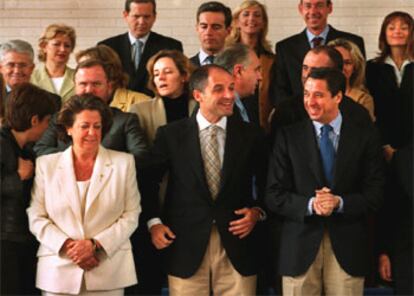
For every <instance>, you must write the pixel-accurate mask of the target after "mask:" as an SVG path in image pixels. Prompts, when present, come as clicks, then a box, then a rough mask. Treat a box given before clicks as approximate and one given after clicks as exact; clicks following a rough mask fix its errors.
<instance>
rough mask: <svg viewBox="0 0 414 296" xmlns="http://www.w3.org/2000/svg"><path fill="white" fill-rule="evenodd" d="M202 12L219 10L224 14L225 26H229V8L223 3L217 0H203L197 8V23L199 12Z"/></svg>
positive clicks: (230, 16) (230, 18) (230, 15)
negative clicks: (206, 0) (204, 0)
mask: <svg viewBox="0 0 414 296" xmlns="http://www.w3.org/2000/svg"><path fill="white" fill-rule="evenodd" d="M203 12H221V13H222V14H223V15H224V24H225V26H226V28H228V27H230V25H231V21H232V19H233V17H232V14H231V9H230V8H228V7H227V6H226V5H224V4H223V3H220V2H217V1H210V2H204V3H203V4H201V5H200V6H199V7H198V9H197V23H198V22H199V20H200V14H202V13H203Z"/></svg>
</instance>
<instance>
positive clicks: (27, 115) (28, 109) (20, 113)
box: [6, 83, 56, 132]
mask: <svg viewBox="0 0 414 296" xmlns="http://www.w3.org/2000/svg"><path fill="white" fill-rule="evenodd" d="M55 111H56V106H55V101H54V100H53V98H52V97H51V96H50V94H49V93H48V92H46V91H45V90H43V89H41V88H39V87H37V86H35V85H33V84H30V83H22V84H20V85H17V86H16V87H15V88H13V90H12V91H11V92H10V94H9V96H8V98H7V104H6V124H7V125H8V126H10V127H11V128H12V129H14V130H16V131H18V132H24V131H26V130H28V129H30V128H31V127H32V117H33V116H37V117H38V118H39V120H43V118H44V117H45V116H47V115H52V114H53V113H55Z"/></svg>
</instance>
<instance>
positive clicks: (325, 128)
mask: <svg viewBox="0 0 414 296" xmlns="http://www.w3.org/2000/svg"><path fill="white" fill-rule="evenodd" d="M332 130H333V127H332V126H331V125H330V124H324V125H323V126H322V127H321V134H322V135H328V134H329V132H330V131H332Z"/></svg>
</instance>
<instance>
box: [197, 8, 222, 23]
mask: <svg viewBox="0 0 414 296" xmlns="http://www.w3.org/2000/svg"><path fill="white" fill-rule="evenodd" d="M198 22H199V23H201V24H220V25H223V24H224V22H225V16H224V14H223V13H222V12H216V11H205V12H202V13H200V15H199V17H198Z"/></svg>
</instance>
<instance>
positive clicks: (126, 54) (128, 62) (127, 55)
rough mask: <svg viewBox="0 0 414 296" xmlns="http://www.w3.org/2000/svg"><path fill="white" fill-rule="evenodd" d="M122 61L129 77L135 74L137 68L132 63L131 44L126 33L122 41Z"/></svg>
mask: <svg viewBox="0 0 414 296" xmlns="http://www.w3.org/2000/svg"><path fill="white" fill-rule="evenodd" d="M120 50H121V52H120V59H121V61H122V63H123V65H124V67H125V70H126V72H127V73H128V74H129V75H133V74H134V73H135V66H134V63H133V62H132V53H131V42H130V41H129V37H128V33H125V35H124V37H123V39H122V46H120Z"/></svg>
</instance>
